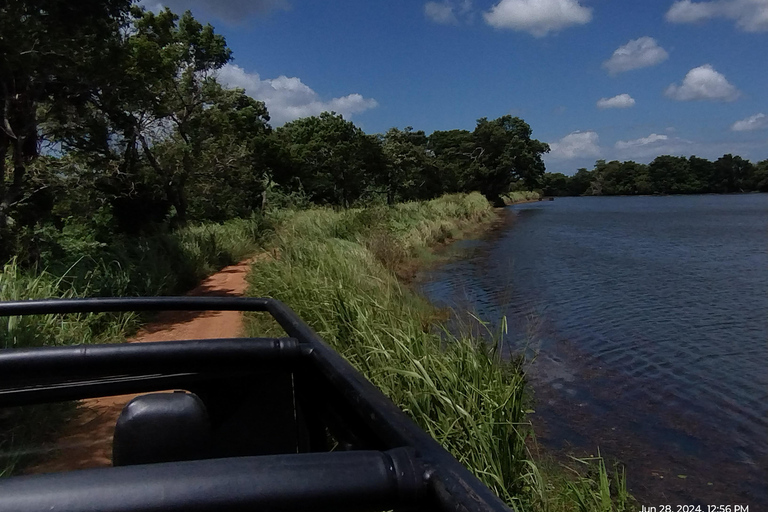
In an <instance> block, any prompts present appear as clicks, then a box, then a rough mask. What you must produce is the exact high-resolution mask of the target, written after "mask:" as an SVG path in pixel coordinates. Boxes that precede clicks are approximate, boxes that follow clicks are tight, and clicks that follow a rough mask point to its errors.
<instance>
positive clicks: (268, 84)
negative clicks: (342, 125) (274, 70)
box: [218, 64, 378, 126]
mask: <svg viewBox="0 0 768 512" xmlns="http://www.w3.org/2000/svg"><path fill="white" fill-rule="evenodd" d="M218 78H219V81H220V82H221V83H222V84H224V85H226V86H227V87H239V88H241V89H245V92H246V93H247V94H248V95H249V96H251V97H253V98H255V99H257V100H261V101H263V102H264V103H266V105H267V110H269V116H270V118H271V124H272V125H273V126H280V125H282V124H284V123H287V122H289V121H293V120H294V119H298V118H300V117H307V116H313V115H318V114H320V113H322V112H326V111H334V112H337V113H339V114H342V115H344V117H350V116H351V115H352V114H356V113H359V112H364V111H366V110H369V109H372V108H375V107H376V106H378V103H377V102H376V100H374V99H372V98H364V97H363V96H361V95H360V94H357V93H355V94H348V95H347V96H342V97H340V98H333V99H331V100H329V101H322V100H321V99H320V96H319V95H318V94H317V93H316V92H315V91H314V90H312V89H311V88H310V87H308V86H307V85H306V84H304V83H303V82H302V81H301V80H300V79H298V78H295V77H293V78H289V77H286V76H280V77H277V78H272V79H265V80H262V79H261V78H260V77H259V75H258V73H247V72H246V71H245V70H244V69H243V68H241V67H240V66H236V65H234V64H226V65H224V67H222V68H221V69H220V70H219V72H218Z"/></svg>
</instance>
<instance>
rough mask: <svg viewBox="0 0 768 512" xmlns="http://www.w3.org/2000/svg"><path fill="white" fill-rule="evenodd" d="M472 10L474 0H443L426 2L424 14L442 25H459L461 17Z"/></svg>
mask: <svg viewBox="0 0 768 512" xmlns="http://www.w3.org/2000/svg"><path fill="white" fill-rule="evenodd" d="M471 12H472V0H443V1H442V2H427V3H426V4H424V15H425V16H426V17H427V18H429V19H430V20H432V21H434V22H435V23H439V24H441V25H457V24H458V23H459V17H465V16H468V15H470V13H471Z"/></svg>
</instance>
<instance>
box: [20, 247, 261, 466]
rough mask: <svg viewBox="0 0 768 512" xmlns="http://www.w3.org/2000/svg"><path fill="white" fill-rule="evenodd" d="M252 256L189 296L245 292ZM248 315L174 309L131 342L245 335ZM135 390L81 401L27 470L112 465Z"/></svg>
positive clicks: (206, 282) (220, 273) (231, 294)
mask: <svg viewBox="0 0 768 512" xmlns="http://www.w3.org/2000/svg"><path fill="white" fill-rule="evenodd" d="M250 263H251V260H244V261H241V262H240V263H238V264H237V265H232V266H229V267H226V268H224V269H222V270H220V271H219V272H217V273H215V274H213V275H212V276H210V277H209V278H207V279H206V280H204V281H203V282H202V283H200V285H198V286H197V287H196V288H195V289H194V290H192V291H190V292H189V293H188V294H187V295H194V296H214V297H216V296H230V297H236V296H241V295H243V294H244V293H245V290H246V288H247V283H246V280H245V277H246V275H247V274H248V270H249V268H250ZM242 330H243V318H242V314H241V313H240V312H239V311H210V312H209V311H202V312H197V311H193V312H187V311H169V312H165V313H161V314H160V315H158V318H157V320H156V321H154V322H152V323H150V324H148V325H146V326H144V327H143V328H142V329H141V330H139V332H138V333H137V334H136V336H134V337H133V338H131V339H130V340H128V342H129V343H140V342H149V341H173V340H183V339H206V338H237V337H239V336H241V335H242ZM134 396H135V395H123V396H111V397H104V398H94V399H89V400H83V401H82V402H80V404H79V406H78V409H77V414H76V416H75V418H74V419H73V420H72V421H70V422H69V423H68V424H67V425H66V426H65V427H64V430H63V432H62V435H61V437H60V438H59V439H58V441H57V442H56V444H55V446H54V447H53V452H52V454H51V456H49V457H48V458H44V460H42V462H40V463H38V464H35V465H33V466H31V467H29V468H28V469H27V471H26V473H51V472H56V471H70V470H73V469H85V468H94V467H104V466H111V465H112V435H113V433H114V430H115V422H116V421H117V417H118V416H119V415H120V411H122V409H123V407H124V406H125V404H127V403H128V402H129V401H130V400H131V399H132V398H133V397H134Z"/></svg>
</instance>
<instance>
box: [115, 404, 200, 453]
mask: <svg viewBox="0 0 768 512" xmlns="http://www.w3.org/2000/svg"><path fill="white" fill-rule="evenodd" d="M210 446H211V425H210V421H209V419H208V412H207V410H206V408H205V404H203V401H202V400H200V398H198V396H197V395H194V394H192V393H186V392H175V393H153V394H148V395H141V396H138V397H136V398H134V399H133V400H131V401H130V402H128V404H127V405H126V406H125V407H124V408H123V411H122V412H121V413H120V417H119V418H118V419H117V425H116V426H115V435H114V439H113V444H112V464H113V465H114V466H129V465H134V464H153V463H159V462H173V461H182V460H195V459H205V458H206V457H208V455H209V452H210Z"/></svg>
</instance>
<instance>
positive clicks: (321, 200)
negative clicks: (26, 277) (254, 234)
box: [0, 0, 549, 267]
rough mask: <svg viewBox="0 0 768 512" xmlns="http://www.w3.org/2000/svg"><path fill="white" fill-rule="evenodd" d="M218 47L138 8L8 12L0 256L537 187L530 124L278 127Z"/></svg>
mask: <svg viewBox="0 0 768 512" xmlns="http://www.w3.org/2000/svg"><path fill="white" fill-rule="evenodd" d="M231 59H232V52H231V50H230V49H229V48H228V47H227V44H226V41H225V39H224V37H223V36H222V35H220V34H217V33H216V32H215V31H214V29H213V27H211V26H210V25H203V24H201V23H200V22H198V21H196V20H195V19H194V18H193V16H192V15H191V14H190V13H189V12H186V13H184V14H183V15H181V16H179V15H176V14H174V13H172V12H171V11H170V10H168V9H166V10H164V11H162V12H159V13H157V14H155V13H153V12H148V11H146V10H144V9H143V8H141V7H139V6H137V5H132V2H131V0H85V1H79V2H66V1H61V0H25V1H20V0H10V1H8V2H3V5H2V7H0V101H1V102H2V105H3V108H2V109H0V116H2V118H1V119H0V127H1V128H2V129H0V156H1V157H0V165H1V166H2V167H0V176H2V180H0V237H1V238H0V257H3V259H7V258H9V257H13V256H16V257H17V258H18V261H19V263H20V264H22V265H23V266H33V265H34V266H40V265H42V266H43V267H47V266H48V265H50V264H51V262H52V261H56V260H57V258H58V259H61V257H62V254H63V253H66V252H69V253H72V252H77V251H81V252H87V249H88V247H92V246H99V245H100V244H101V245H103V244H108V243H109V244H111V243H114V241H115V240H116V239H120V238H121V237H123V238H125V237H135V236H143V235H145V234H152V233H157V232H158V231H163V230H166V231H167V230H174V229H177V228H179V227H181V226H185V225H188V224H190V223H191V224H197V223H201V222H208V221H212V222H221V221H225V220H228V219H232V218H238V217H240V218H243V217H249V216H252V215H258V214H259V212H261V210H262V209H263V208H264V207H265V205H272V206H280V205H286V204H291V205H296V206H302V205H308V204H322V205H333V206H342V207H347V206H354V205H361V204H370V203H376V202H381V203H384V202H387V203H394V202H398V201H407V200H415V199H430V198H434V197H438V196H440V195H442V194H444V193H449V192H464V191H473V190H479V191H481V192H482V193H483V194H485V196H486V197H488V198H489V199H491V200H493V201H496V202H498V201H499V198H500V196H501V195H503V194H505V193H506V192H508V191H509V190H510V189H511V188H513V187H518V188H519V187H525V188H529V189H530V188H532V187H537V186H539V185H540V180H541V178H542V176H543V174H544V164H543V162H542V158H541V156H542V154H543V153H545V152H547V151H548V150H549V148H548V146H547V144H545V143H542V142H539V141H537V140H535V139H533V138H532V137H531V128H530V126H529V125H528V124H526V123H525V121H523V120H522V119H519V118H517V117H511V116H503V117H500V118H498V119H494V120H489V119H487V118H482V119H479V120H478V121H477V125H476V127H475V129H474V130H473V131H467V130H450V131H437V132H434V133H432V134H431V135H426V134H425V133H424V132H423V131H415V130H413V129H412V128H410V127H409V128H405V129H398V128H392V129H391V130H389V131H387V132H386V133H385V134H373V135H371V134H366V133H364V131H363V130H362V129H360V128H359V127H357V126H355V125H354V124H353V123H352V122H350V121H349V120H346V119H344V118H343V117H342V116H340V115H336V114H335V113H332V112H331V113H324V114H322V115H320V116H316V117H308V118H303V119H298V120H295V121H293V122H290V123H287V124H286V125H284V126H281V127H278V128H273V127H272V126H270V124H269V120H270V117H269V112H268V111H267V108H266V106H265V104H264V102H262V101H259V100H258V99H254V98H252V97H250V96H248V95H246V94H245V92H244V91H243V90H241V89H227V88H225V87H224V86H222V84H220V83H219V82H218V81H217V74H216V71H217V70H218V69H220V68H221V67H222V66H223V65H224V64H225V63H227V62H228V61H230V60H231Z"/></svg>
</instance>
